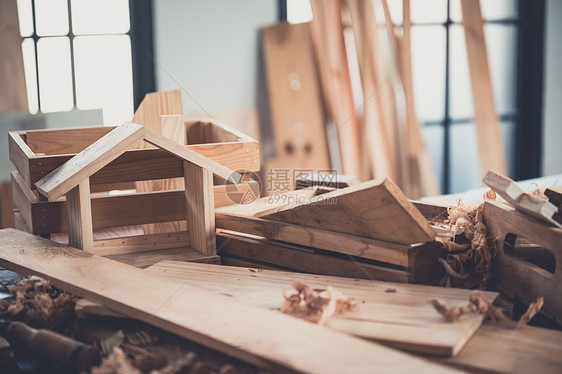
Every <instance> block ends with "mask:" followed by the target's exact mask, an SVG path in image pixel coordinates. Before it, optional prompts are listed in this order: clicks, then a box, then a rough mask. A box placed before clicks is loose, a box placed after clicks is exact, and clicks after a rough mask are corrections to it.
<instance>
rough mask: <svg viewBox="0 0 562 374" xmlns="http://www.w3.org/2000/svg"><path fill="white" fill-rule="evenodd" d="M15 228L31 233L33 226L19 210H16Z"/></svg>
mask: <svg viewBox="0 0 562 374" xmlns="http://www.w3.org/2000/svg"><path fill="white" fill-rule="evenodd" d="M14 228H15V229H16V230H20V231H23V232H28V233H30V234H31V228H30V227H29V226H28V225H27V223H26V222H25V221H24V219H23V217H22V215H21V214H20V212H19V210H14Z"/></svg>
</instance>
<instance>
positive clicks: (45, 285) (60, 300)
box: [0, 276, 76, 328]
mask: <svg viewBox="0 0 562 374" xmlns="http://www.w3.org/2000/svg"><path fill="white" fill-rule="evenodd" d="M8 289H9V291H10V293H11V294H12V295H14V297H15V299H13V300H2V301H0V317H2V318H6V319H13V320H19V321H22V322H25V323H27V324H28V325H30V326H32V327H38V328H53V327H55V326H57V325H59V324H60V323H61V322H62V321H64V320H66V319H67V318H69V317H70V316H72V315H73V313H74V305H75V302H76V298H75V297H74V296H71V295H69V294H67V293H64V292H63V291H61V290H59V289H58V288H55V287H53V286H52V285H51V282H49V281H47V280H45V279H43V278H39V277H37V276H31V277H26V278H22V279H21V280H19V281H18V282H17V283H16V284H15V285H13V286H8Z"/></svg>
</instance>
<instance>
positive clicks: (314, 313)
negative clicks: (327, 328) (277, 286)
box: [281, 282, 355, 325]
mask: <svg viewBox="0 0 562 374" xmlns="http://www.w3.org/2000/svg"><path fill="white" fill-rule="evenodd" d="M283 297H284V298H285V301H284V302H283V305H282V306H281V312H282V313H285V314H290V315H293V316H296V317H299V318H303V319H306V320H307V321H310V322H314V323H317V324H319V325H324V324H325V323H326V322H327V321H328V319H330V317H331V316H333V315H335V314H341V313H344V312H346V311H348V310H350V309H351V308H352V307H353V306H354V305H355V304H354V303H353V299H351V298H349V297H347V296H345V295H343V294H342V293H340V292H339V291H337V290H335V289H334V288H332V287H328V289H327V290H324V289H313V288H311V287H309V286H307V285H306V284H304V283H303V282H295V283H293V284H292V285H291V288H289V289H286V290H284V291H283Z"/></svg>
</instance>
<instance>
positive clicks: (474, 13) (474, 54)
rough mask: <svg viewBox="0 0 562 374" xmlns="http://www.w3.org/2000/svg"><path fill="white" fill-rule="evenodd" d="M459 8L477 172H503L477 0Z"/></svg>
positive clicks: (502, 152) (503, 153) (503, 156)
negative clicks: (467, 70) (464, 47)
mask: <svg viewBox="0 0 562 374" xmlns="http://www.w3.org/2000/svg"><path fill="white" fill-rule="evenodd" d="M461 11H462V18H463V21H462V23H463V26H464V37H465V40H466V54H467V57H468V69H469V74H470V85H471V88H472V102H473V105H474V123H475V125H476V135H477V139H478V151H479V155H480V173H481V175H482V176H483V175H484V174H485V173H486V172H487V171H488V170H495V171H496V172H498V173H501V174H507V166H506V161H505V151H504V146H503V140H502V137H501V133H500V125H499V117H498V115H497V113H496V108H495V106H494V92H493V90H492V80H491V78H490V67H489V65H488V53H487V50H486V38H485V36H484V21H483V20H482V12H481V10H480V0H461Z"/></svg>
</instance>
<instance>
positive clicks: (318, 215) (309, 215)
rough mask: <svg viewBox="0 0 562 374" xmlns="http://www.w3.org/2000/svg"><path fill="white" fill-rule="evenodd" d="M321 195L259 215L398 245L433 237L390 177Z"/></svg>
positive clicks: (429, 239) (427, 239)
mask: <svg viewBox="0 0 562 374" xmlns="http://www.w3.org/2000/svg"><path fill="white" fill-rule="evenodd" d="M321 197H322V198H323V199H319V200H318V201H316V202H311V203H304V204H296V205H286V206H283V207H280V208H279V210H278V211H277V212H274V213H270V214H266V215H263V216H261V218H266V219H272V220H275V221H282V222H287V223H293V224H299V225H303V226H309V227H315V228H318V229H323V230H330V231H335V232H341V233H345V234H352V235H357V236H364V237H367V238H371V239H376V240H383V241H388V242H394V243H400V244H414V243H425V242H428V241H432V240H433V239H434V238H435V232H434V231H433V229H432V228H431V226H430V225H429V223H428V222H427V220H426V219H425V218H424V217H423V216H422V214H421V213H420V212H419V211H418V210H417V209H416V208H415V206H414V205H413V204H412V203H411V202H409V201H408V199H407V198H406V197H405V196H404V194H403V193H402V191H400V189H399V188H398V187H397V186H396V184H394V182H392V181H391V180H390V179H375V180H372V181H369V182H364V183H361V184H358V185H356V186H351V187H348V188H344V189H341V190H336V191H333V192H328V193H326V194H323V195H321Z"/></svg>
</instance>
